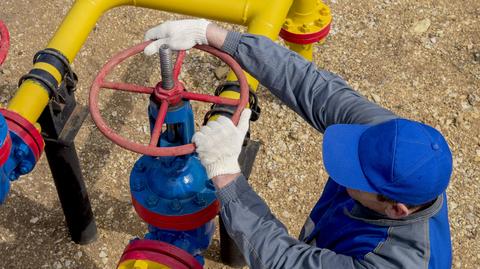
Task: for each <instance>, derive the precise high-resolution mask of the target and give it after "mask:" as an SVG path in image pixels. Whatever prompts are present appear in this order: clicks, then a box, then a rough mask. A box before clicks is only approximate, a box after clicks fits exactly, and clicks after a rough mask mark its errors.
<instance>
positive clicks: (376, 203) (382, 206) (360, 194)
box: [347, 189, 418, 219]
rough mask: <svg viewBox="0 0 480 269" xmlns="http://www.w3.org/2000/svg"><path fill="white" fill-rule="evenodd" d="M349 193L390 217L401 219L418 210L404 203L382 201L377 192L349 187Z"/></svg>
mask: <svg viewBox="0 0 480 269" xmlns="http://www.w3.org/2000/svg"><path fill="white" fill-rule="evenodd" d="M347 193H348V195H350V197H352V199H354V200H356V201H358V202H359V203H360V204H362V205H363V206H364V207H367V208H369V209H371V210H373V211H375V212H377V213H380V214H382V215H385V216H387V217H388V218H390V219H400V218H403V217H406V216H408V215H410V214H412V213H413V212H415V211H416V210H418V208H414V209H412V210H410V209H408V208H407V206H406V205H404V204H402V203H393V202H391V201H380V200H379V199H378V195H377V194H376V193H369V192H364V191H359V190H353V189H347Z"/></svg>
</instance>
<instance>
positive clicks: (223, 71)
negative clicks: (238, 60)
mask: <svg viewBox="0 0 480 269" xmlns="http://www.w3.org/2000/svg"><path fill="white" fill-rule="evenodd" d="M228 72H230V68H229V67H228V66H219V67H217V68H215V71H213V73H214V74H215V77H216V78H217V79H218V80H222V79H224V78H226V77H227V75H228Z"/></svg>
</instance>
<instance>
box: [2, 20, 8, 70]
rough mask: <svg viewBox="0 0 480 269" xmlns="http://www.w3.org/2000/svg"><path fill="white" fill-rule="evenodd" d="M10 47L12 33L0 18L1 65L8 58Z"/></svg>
mask: <svg viewBox="0 0 480 269" xmlns="http://www.w3.org/2000/svg"><path fill="white" fill-rule="evenodd" d="M9 47H10V34H9V33H8V29H7V26H6V25H5V24H4V23H3V21H1V20H0V65H1V64H3V62H4V61H5V59H6V58H7V54H8V48H9Z"/></svg>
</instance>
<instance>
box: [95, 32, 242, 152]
mask: <svg viewBox="0 0 480 269" xmlns="http://www.w3.org/2000/svg"><path fill="white" fill-rule="evenodd" d="M150 43H151V41H147V42H144V43H141V44H138V45H136V46H134V47H132V48H129V49H127V50H124V51H122V52H120V53H118V54H117V55H115V56H114V57H113V58H112V59H110V60H109V61H108V62H107V64H105V65H104V66H103V67H102V69H101V70H100V72H99V73H98V75H97V76H96V78H95V80H94V82H93V84H92V87H91V89H90V95H89V104H90V112H91V116H92V119H93V121H94V123H95V125H96V126H97V127H98V129H99V130H100V132H101V133H102V134H103V135H105V136H106V137H107V138H109V139H110V140H111V141H112V142H114V143H115V144H117V145H119V146H120V147H122V148H125V149H127V150H130V151H133V152H136V153H139V154H144V155H148V156H155V157H156V156H180V155H186V154H190V153H192V152H194V150H195V145H194V144H192V143H190V144H185V145H181V146H175V147H152V146H147V145H144V144H140V143H137V142H132V141H130V140H128V139H126V138H125V137H123V136H121V135H119V134H117V133H116V132H115V131H114V130H112V129H111V128H110V127H109V126H108V125H107V123H106V122H105V121H104V120H103V118H102V116H101V115H100V109H99V105H98V101H99V94H100V90H101V89H102V86H105V85H106V84H108V83H111V82H106V81H105V77H106V76H107V75H108V74H110V72H111V71H112V70H113V69H114V68H115V67H116V66H117V65H118V64H120V63H122V62H123V61H125V60H126V59H127V58H129V57H131V56H133V55H135V54H138V53H140V52H142V51H143V50H144V49H145V47H146V46H148V45H149V44H150ZM195 48H197V49H200V50H202V51H205V52H207V53H210V54H212V55H213V56H215V57H217V58H219V59H220V60H222V61H223V62H225V63H226V64H227V65H228V66H229V67H230V68H231V69H232V71H233V72H234V73H235V75H236V76H237V78H238V80H239V83H240V98H239V100H238V106H237V109H236V110H235V112H234V114H233V116H232V121H233V122H234V124H237V123H238V120H239V118H240V113H241V112H242V111H243V109H244V108H245V107H246V105H247V103H248V97H249V88H248V83H247V80H246V76H245V74H244V73H243V70H242V69H241V67H240V65H238V63H236V62H235V60H234V59H233V58H232V57H231V56H230V55H228V54H226V53H224V52H221V51H220V50H218V49H215V48H212V47H209V46H204V45H201V46H195ZM177 73H178V71H177ZM177 75H178V74H177ZM124 85H128V84H124ZM133 86H138V85H132V87H133ZM113 90H118V89H113ZM149 90H151V93H150V94H152V93H153V92H154V90H155V89H154V88H151V87H150V88H149V87H143V86H139V89H138V91H133V89H132V92H137V93H145V94H149ZM126 91H127V90H126ZM186 95H188V94H186Z"/></svg>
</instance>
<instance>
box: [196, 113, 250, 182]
mask: <svg viewBox="0 0 480 269" xmlns="http://www.w3.org/2000/svg"><path fill="white" fill-rule="evenodd" d="M251 114H252V111H251V110H250V109H247V108H246V109H245V110H244V111H243V112H242V115H241V116H240V120H239V122H238V126H235V125H234V124H233V122H232V121H231V120H230V119H229V118H227V117H224V116H220V117H219V118H218V119H217V120H214V121H209V122H208V123H207V125H205V126H202V128H201V129H200V131H198V132H196V133H195V135H194V136H193V138H192V141H193V142H194V143H195V145H196V147H197V153H198V156H199V157H200V161H201V162H202V164H203V166H205V169H206V170H207V175H208V177H209V178H211V179H213V181H214V183H217V182H215V180H216V179H218V180H220V179H221V178H224V177H225V175H232V174H238V173H240V166H239V165H238V156H239V155H240V151H241V150H242V144H243V140H244V138H245V134H246V133H247V131H248V126H249V120H250V115H251ZM233 179H234V178H233ZM233 179H232V180H233ZM222 185H224V184H222ZM217 187H218V185H217Z"/></svg>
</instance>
